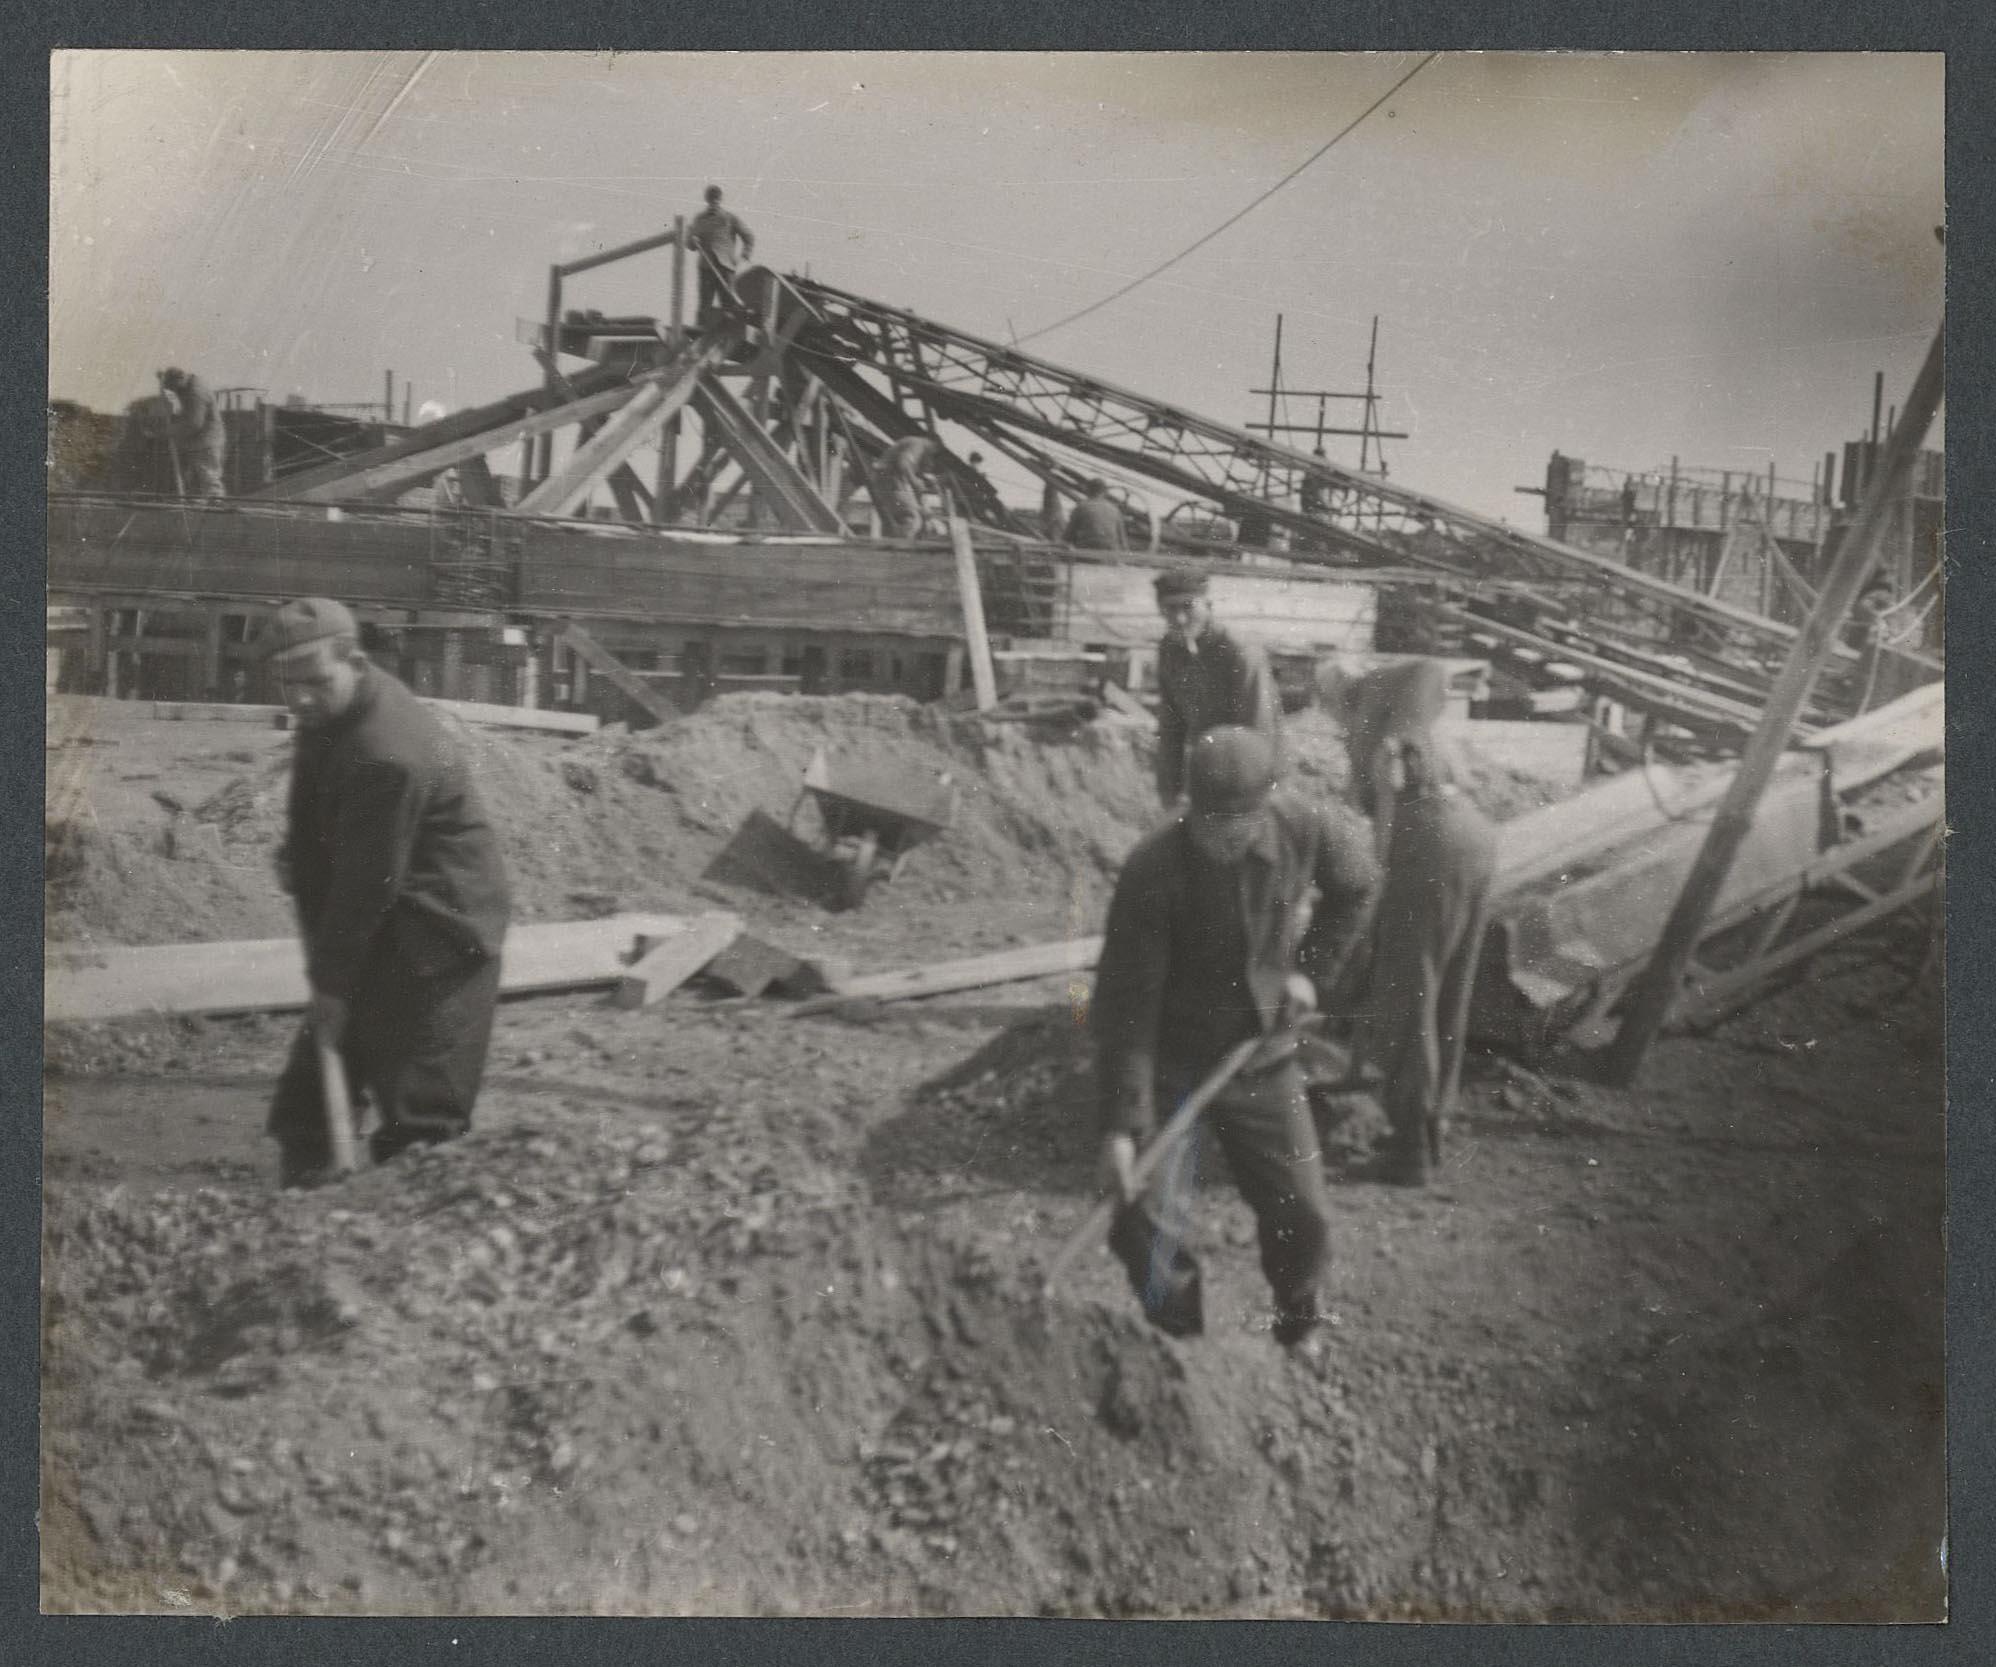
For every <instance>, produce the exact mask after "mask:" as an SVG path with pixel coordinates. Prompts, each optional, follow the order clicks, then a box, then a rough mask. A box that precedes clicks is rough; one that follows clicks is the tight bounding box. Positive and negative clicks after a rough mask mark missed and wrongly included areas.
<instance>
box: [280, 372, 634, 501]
mask: <svg viewBox="0 0 1996 1667" xmlns="http://www.w3.org/2000/svg"><path fill="white" fill-rule="evenodd" d="M622 381H623V379H622V378H621V377H620V376H618V375H617V374H616V373H614V372H611V371H607V370H603V369H601V368H598V367H592V368H590V369H589V370H586V371H584V372H582V374H581V375H580V376H578V377H577V378H576V379H575V392H576V396H577V397H578V398H580V397H586V396H588V395H591V394H596V393H600V392H601V391H602V390H603V389H604V388H606V387H610V386H612V385H613V384H614V385H618V386H621V385H622ZM561 403H564V402H563V401H561V400H559V399H553V400H551V399H550V397H549V394H548V391H547V390H546V389H545V388H528V389H526V390H525V391H523V392H521V393H517V394H508V395H507V396H506V397H505V398H504V399H497V400H493V401H492V402H491V403H490V404H489V405H480V406H475V407H473V408H472V409H471V410H469V411H459V412H458V413H456V414H455V415H454V416H449V417H440V418H438V419H437V421H435V422H433V423H425V424H424V425H423V426H422V427H421V428H418V429H415V430H413V431H411V432H410V433H408V434H404V435H402V436H401V437H400V438H398V439H394V440H390V441H389V442H388V443H387V444H386V445H380V446H375V447H372V448H371V449H369V450H367V451H364V452H357V453H355V454H354V455H353V456H351V457H343V458H340V459H338V460H337V461H335V462H332V463H321V464H319V465H318V466H317V467H316V468H312V469H301V470H299V471H298V472H297V473H296V474H291V475H286V476H284V477H283V479H281V480H274V481H272V482H271V483H270V484H269V485H268V486H265V487H261V488H259V489H258V490H257V491H255V492H252V493H250V494H249V496H250V497H252V498H258V499H276V500H284V499H298V498H302V497H305V496H306V495H307V494H310V493H314V492H316V491H317V489H318V488H320V487H323V486H327V485H331V484H333V483H335V482H340V481H345V480H349V479H351V478H352V477H354V476H356V475H361V474H365V473H367V471H369V470H370V469H375V468H379V467H380V466H381V465H383V464H388V463H395V462H399V461H400V460H401V459H403V458H407V457H414V456H417V455H419V454H422V453H426V452H430V451H433V450H435V449H436V448H438V447H440V446H444V445H447V444H449V443H451V442H452V441H456V440H464V439H467V438H469V437H470V436H472V435H475V434H483V433H485V432H487V431H488V430H491V429H494V428H498V427H501V426H502V425H504V424H506V423H509V422H514V421H517V420H519V419H520V418H523V417H530V416H532V415H533V414H534V413H536V412H539V411H545V410H547V409H548V408H549V406H550V405H551V404H561ZM481 449H484V448H481ZM464 455H466V456H470V455H477V454H476V453H466V454H464ZM462 460H463V459H462V457H458V458H453V459H452V462H461V461H462ZM448 467H450V465H449V464H443V465H440V466H439V468H438V471H437V472H439V473H441V472H442V470H443V469H444V468H448Z"/></svg>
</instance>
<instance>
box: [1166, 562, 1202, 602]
mask: <svg viewBox="0 0 1996 1667" xmlns="http://www.w3.org/2000/svg"><path fill="white" fill-rule="evenodd" d="M1156 585H1157V599H1158V600H1159V601H1160V602H1170V601H1174V600H1176V599H1177V598H1179V597H1182V596H1204V595H1205V594H1206V575H1205V574H1204V573H1202V572H1200V571H1199V569H1198V568H1196V567H1174V568H1171V569H1170V570H1169V571H1167V572H1164V573H1160V574H1159V575H1158V576H1157V580H1156Z"/></svg>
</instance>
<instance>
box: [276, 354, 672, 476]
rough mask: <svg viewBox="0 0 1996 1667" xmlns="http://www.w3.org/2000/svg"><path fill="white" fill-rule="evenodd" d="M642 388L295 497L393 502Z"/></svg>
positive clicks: (609, 391) (632, 385)
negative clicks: (444, 475)
mask: <svg viewBox="0 0 1996 1667" xmlns="http://www.w3.org/2000/svg"><path fill="white" fill-rule="evenodd" d="M644 386H645V384H644V383H643V382H619V383H617V385H616V386H614V387H611V388H606V389H604V390H603V391H602V392H601V393H597V394H590V395H588V396H586V397H584V398H582V399H578V400H570V401H568V402H567V403H565V404H560V405H555V406H553V407H551V408H549V409H545V410H539V411H535V412H532V413H530V414H529V415H527V416H524V417H517V418H515V419H514V420H513V421H511V422H506V423H501V424H500V425H499V426H498V427H497V428H490V429H486V430H485V431H483V432H482V433H478V434H473V435H468V436H467V437H466V438H464V439H462V440H453V441H451V442H450V443H449V444H447V445H442V446H436V447H433V448H432V449H431V450H429V451H424V452H418V453H416V454H414V455H413V456H409V457H403V458H398V459H395V460H393V461H390V462H385V463H378V464H376V465H375V466H374V467H373V468H371V469H365V470H361V471H359V472H357V473H354V474H348V475H342V476H341V477H340V478H339V479H337V480H333V481H328V482H327V483H326V484H325V485H323V486H314V487H311V488H309V489H308V490H306V491H303V492H299V493H297V494H295V496H296V498H297V499H298V501H300V502H303V503H337V502H341V501H349V500H356V499H389V498H393V497H395V496H396V495H397V494H398V493H402V492H406V491H408V490H409V488H410V487H412V486H419V485H421V484H422V483H423V482H424V481H426V480H430V479H433V478H434V477H435V476H437V475H440V474H442V473H443V472H444V470H446V469H450V468H454V467H456V466H457V465H458V464H460V463H462V462H463V461H464V460H465V459H466V458H468V457H481V456H483V455H484V454H485V453H487V452H490V451H497V450H498V449H499V448H500V447H501V446H510V445H512V444H513V443H514V442H515V441H517V440H525V439H531V438H533V437H534V436H536V435H541V434H552V433H553V432H554V431H555V430H556V429H558V428H566V427H568V426H569V425H570V424H571V423H579V422H584V421H586V420H587V419H588V418H590V417H596V416H602V415H605V414H606V413H608V412H611V411H616V410H619V409H621V408H622V407H623V406H625V405H627V404H629V403H630V401H631V400H632V399H633V398H634V397H635V396H636V395H637V394H638V392H639V391H640V390H641V389H642V388H643V387H644Z"/></svg>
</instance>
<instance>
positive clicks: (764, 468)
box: [693, 376, 846, 533]
mask: <svg viewBox="0 0 1996 1667" xmlns="http://www.w3.org/2000/svg"><path fill="white" fill-rule="evenodd" d="M693 399H694V403H695V404H696V405H697V406H698V407H699V410H700V416H701V420H702V421H703V422H705V423H706V424H707V426H708V431H709V432H710V433H712V434H714V435H715V436H716V437H717V438H718V439H719V440H720V441H721V443H722V444H723V445H724V446H726V447H727V448H728V450H729V451H730V452H732V453H733V454H734V458H735V461H736V462H737V463H739V464H740V465H741V466H742V469H743V471H744V472H745V473H747V474H748V475H749V477H750V478H751V479H752V480H753V482H754V484H755V487H756V491H757V494H758V495H759V496H760V497H761V498H763V499H764V500H765V501H766V502H767V503H768V504H769V505H770V506H771V507H772V508H773V509H775V511H776V513H777V514H778V515H779V516H780V517H781V518H782V520H783V522H784V525H785V526H787V527H789V528H790V529H791V530H792V531H795V532H819V533H840V532H844V531H845V530H846V529H845V523H844V522H842V521H841V520H840V519H839V516H838V512H837V511H836V510H834V509H833V508H832V506H831V505H830V504H828V503H826V502H825V500H824V499H823V498H821V497H820V496H819V495H818V489H817V488H816V487H815V486H813V485H812V484H811V482H810V480H809V478H808V477H807V476H806V475H805V474H804V471H803V470H801V469H799V468H798V467H797V465H796V464H795V463H793V462H791V461H790V459H789V458H788V457H787V456H785V455H784V452H783V448H782V447H781V446H779V445H778V444H777V443H776V442H775V441H774V440H772V439H771V438H770V437H769V436H768V435H767V434H766V433H764V432H763V430H762V428H761V427H760V426H759V425H758V424H757V422H756V420H755V418H754V417H753V416H751V415H750V414H749V411H748V408H747V407H746V406H745V405H743V404H742V402H741V401H740V400H739V399H737V398H736V397H735V394H734V392H733V390H732V389H730V388H729V387H728V386H727V385H726V384H725V383H723V382H722V381H721V380H720V379H719V378H718V377H715V376H703V377H701V378H700V382H699V386H698V387H697V388H696V389H695V390H694V394H693Z"/></svg>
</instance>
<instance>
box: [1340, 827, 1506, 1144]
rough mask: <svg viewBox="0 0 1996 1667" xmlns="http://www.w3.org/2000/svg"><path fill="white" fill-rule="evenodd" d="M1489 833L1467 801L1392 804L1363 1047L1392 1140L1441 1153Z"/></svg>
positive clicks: (1464, 1036)
mask: <svg viewBox="0 0 1996 1667" xmlns="http://www.w3.org/2000/svg"><path fill="white" fill-rule="evenodd" d="M1496 870H1497V844H1496V835H1495V832H1494V830H1493V829H1492V828H1491V826H1490V824H1489V823H1488V822H1486V821H1485V820H1484V819H1483V818H1482V817H1481V816H1480V815H1478V814H1477V813H1476V811H1475V810H1473V809H1472V808H1471V807H1470V806H1469V804H1468V803H1467V801H1466V800H1461V799H1458V798H1455V797H1453V796H1448V797H1444V796H1441V795H1428V796H1422V797H1417V798H1403V799H1401V800H1400V801H1399V802H1398V804H1397V805H1396V806H1395V807H1394V814H1393V831H1392V837H1391V842H1390V844H1389V846H1388V849H1387V854H1386V880H1385V883H1384V885H1383V886H1382V887H1381V890H1380V897H1379V906H1378V909H1377V911H1376V913H1375V915H1374V925H1373V931H1374V938H1373V963H1372V998H1371V1015H1370V1024H1369V1036H1368V1045H1369V1050H1370V1052H1371V1055H1372V1057H1373V1059H1374V1060H1376V1061H1377V1063H1378V1064H1379V1066H1380V1068H1381V1070H1382V1071H1383V1072H1384V1073H1385V1078H1386V1084H1385V1090H1384V1093H1383V1095H1382V1100H1383V1103H1384V1108H1385V1111H1386V1118H1387V1121H1388V1122H1389V1123H1391V1124H1392V1125H1393V1139H1394V1143H1395V1145H1396V1146H1399V1147H1401V1148H1403V1149H1406V1150H1410V1151H1411V1150H1414V1149H1416V1148H1419V1147H1420V1146H1422V1145H1423V1144H1425V1146H1426V1148H1427V1150H1428V1155H1429V1157H1430V1158H1431V1159H1438V1158H1439V1157H1440V1155H1441V1136H1442V1130H1443V1128H1444V1127H1445V1126H1446V1124H1447V1122H1448V1115H1449V1112H1450V1111H1451V1110H1452V1109H1453V1107H1454V1104H1455V1095H1456V1088H1457V1085H1458V1083H1459V1082H1460V1081H1461V1077H1462V1057H1463V1053H1464V1050H1465V1048H1466V1047H1467V1044H1468V1041H1469V1005H1470V996H1471V995H1472V993H1473V992H1474V990H1475V987H1476V966H1477V962H1478V961H1479V960H1480V959H1481V957H1482V953H1483V938H1484V933H1485V930H1486V928H1487V926H1488V923H1489V919H1490V890H1491V885H1492V883H1493V880H1494V878H1495V875H1496Z"/></svg>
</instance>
